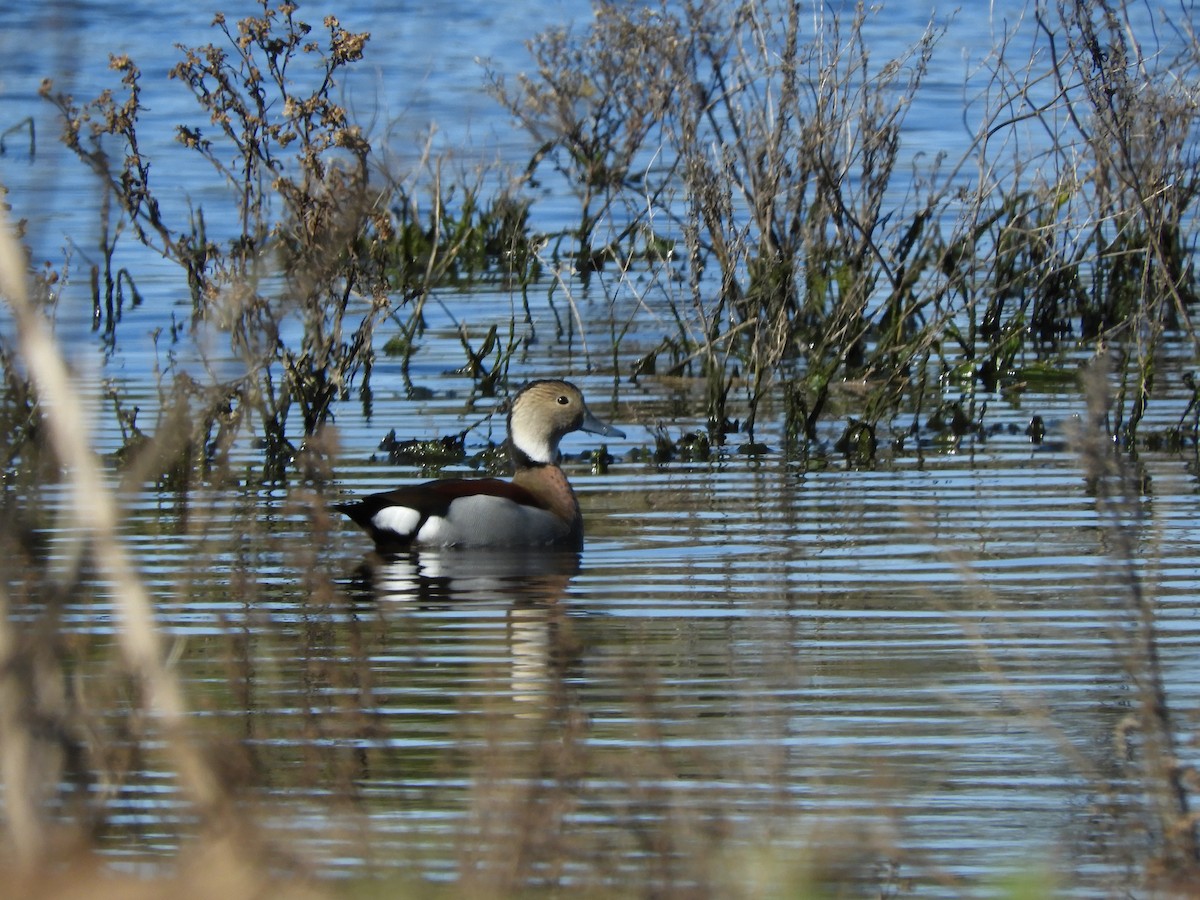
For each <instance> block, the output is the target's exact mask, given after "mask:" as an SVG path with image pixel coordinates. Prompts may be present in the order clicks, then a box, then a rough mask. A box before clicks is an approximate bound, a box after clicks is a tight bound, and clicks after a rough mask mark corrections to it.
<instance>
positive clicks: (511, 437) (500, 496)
mask: <svg viewBox="0 0 1200 900" xmlns="http://www.w3.org/2000/svg"><path fill="white" fill-rule="evenodd" d="M573 431H586V432H588V433H589V434H597V435H603V436H606V437H617V438H623V437H625V433H624V432H622V431H620V430H619V429H617V428H614V427H613V426H612V425H609V424H607V423H605V422H602V421H600V419H598V418H596V416H594V415H593V414H592V412H591V410H589V409H588V407H587V404H586V403H585V402H584V399H583V392H582V391H580V390H579V388H577V387H576V386H575V385H574V384H572V383H571V382H569V381H562V380H559V379H539V380H536V381H530V382H528V383H527V384H525V385H524V386H523V387H522V388H521V389H520V391H518V392H517V394H516V396H515V397H514V398H513V400H512V403H511V404H510V406H509V412H508V438H507V441H506V444H507V448H508V455H509V461H510V464H511V466H512V472H513V474H512V479H511V480H510V481H504V480H501V479H499V478H471V479H464V478H453V479H438V480H435V481H427V482H425V483H423V484H416V485H410V486H406V487H400V488H396V489H395V490H391V491H383V492H382V493H378V494H371V495H369V496H366V497H363V498H361V499H358V500H354V501H351V502H348V503H339V504H335V505H334V509H336V510H337V511H339V512H341V513H344V514H345V515H346V516H348V517H349V518H350V519H351V521H353V522H354V523H355V524H356V525H358V526H359V527H360V528H362V529H363V530H364V531H366V533H367V534H368V535H370V537H371V538H372V540H373V541H374V542H375V549H376V550H377V551H378V552H380V553H384V554H396V553H402V552H406V551H409V550H413V549H419V548H422V547H430V548H432V547H463V548H472V547H473V548H497V547H502V548H515V547H546V548H554V549H559V550H573V551H576V552H578V551H580V550H582V549H583V516H582V515H581V514H580V511H579V501H578V500H577V499H576V497H575V492H574V491H573V490H572V489H571V483H570V482H569V481H568V480H567V476H566V473H565V472H563V470H562V469H561V468H560V466H559V462H560V459H561V456H560V453H559V449H558V445H559V442H560V441H561V440H562V439H563V437H565V436H566V435H568V434H570V433H571V432H573Z"/></svg>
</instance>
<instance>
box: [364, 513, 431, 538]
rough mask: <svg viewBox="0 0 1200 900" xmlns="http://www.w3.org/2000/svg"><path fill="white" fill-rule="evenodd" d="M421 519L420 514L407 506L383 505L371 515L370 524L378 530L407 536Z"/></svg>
mask: <svg viewBox="0 0 1200 900" xmlns="http://www.w3.org/2000/svg"><path fill="white" fill-rule="evenodd" d="M420 521H421V514H420V513H419V512H417V511H416V510H415V509H409V508H408V507H407V506H385V507H384V508H383V509H381V510H380V511H379V512H377V513H375V515H373V516H372V517H371V524H372V525H374V526H375V527H376V528H378V529H379V530H380V531H391V532H394V533H395V534H399V535H403V536H404V537H408V536H409V535H411V534H412V533H413V529H414V528H416V527H417V525H418V523H420Z"/></svg>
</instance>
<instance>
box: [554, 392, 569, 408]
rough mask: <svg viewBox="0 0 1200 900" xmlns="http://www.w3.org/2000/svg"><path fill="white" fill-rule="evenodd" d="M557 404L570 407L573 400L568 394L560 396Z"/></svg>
mask: <svg viewBox="0 0 1200 900" xmlns="http://www.w3.org/2000/svg"><path fill="white" fill-rule="evenodd" d="M557 402H558V405H559V406H569V405H570V403H571V398H570V397H568V396H567V395H566V394H559V395H558V401H557Z"/></svg>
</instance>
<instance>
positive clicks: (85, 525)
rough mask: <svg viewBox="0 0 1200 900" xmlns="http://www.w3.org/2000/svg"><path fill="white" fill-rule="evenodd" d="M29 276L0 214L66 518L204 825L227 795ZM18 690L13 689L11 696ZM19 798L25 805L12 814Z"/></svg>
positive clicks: (27, 844) (23, 839) (7, 285)
mask: <svg viewBox="0 0 1200 900" xmlns="http://www.w3.org/2000/svg"><path fill="white" fill-rule="evenodd" d="M25 271H26V265H25V258H24V254H23V253H22V252H21V248H20V246H19V245H18V243H17V241H16V238H15V237H14V235H13V234H12V232H11V230H10V228H9V226H8V221H7V217H6V216H5V215H4V212H3V210H2V209H0V294H2V295H3V296H4V297H5V299H7V301H8V304H9V308H10V309H11V310H12V312H13V316H14V319H15V321H16V325H17V336H18V343H19V348H20V352H21V354H22V356H23V357H24V360H25V364H26V366H27V367H28V371H29V373H30V375H31V376H32V378H33V380H34V382H35V384H36V386H37V394H38V398H39V406H40V411H41V415H42V418H43V421H44V422H45V424H46V426H47V431H48V434H49V437H50V442H51V445H52V447H53V449H54V452H55V453H56V455H57V456H58V460H59V462H60V464H61V465H62V468H63V470H64V472H65V475H66V477H67V478H68V479H69V482H70V485H71V499H70V505H69V512H70V514H72V515H73V516H74V518H75V525H76V527H78V528H79V529H80V531H81V532H82V533H83V534H86V535H87V537H88V539H89V540H90V543H91V549H92V555H93V558H94V562H95V565H96V567H97V570H98V571H99V572H100V573H101V574H102V575H106V576H107V578H108V580H109V581H110V583H111V587H110V591H111V594H112V600H113V606H114V609H115V610H116V611H117V614H118V617H119V622H120V627H119V629H118V632H117V633H118V641H119V646H120V648H121V652H122V654H123V656H124V658H125V662H126V663H127V664H128V666H129V668H130V670H131V671H132V672H133V673H134V675H135V676H136V677H137V678H138V679H140V681H141V682H142V684H143V685H144V686H145V689H146V698H147V706H148V708H149V710H150V711H151V712H152V713H153V714H155V715H156V716H157V718H158V721H159V723H160V725H161V726H162V729H163V733H164V735H165V737H166V740H167V746H168V748H169V752H170V754H171V757H172V759H173V762H174V765H175V767H176V771H177V774H178V777H179V782H180V785H181V787H182V789H183V790H184V792H185V793H186V794H187V795H188V796H189V798H190V799H191V801H192V802H193V803H194V804H195V806H196V808H197V810H198V812H199V813H200V815H201V816H202V818H204V819H208V818H210V817H211V816H212V814H213V813H214V812H216V811H217V810H219V809H220V808H221V806H222V803H223V801H224V799H225V791H224V790H223V788H222V786H221V785H220V783H219V781H218V780H217V779H216V778H215V776H214V773H213V772H212V770H211V768H210V767H209V766H208V764H207V763H206V762H205V760H204V759H203V757H202V755H201V753H200V750H199V748H198V747H197V746H196V744H195V743H193V742H192V741H191V740H190V739H189V738H188V736H187V729H186V716H187V706H186V704H185V702H184V697H183V691H182V689H181V687H180V684H179V681H178V680H177V679H176V677H175V673H174V672H173V671H172V670H171V669H170V668H169V667H168V666H167V665H166V663H165V655H164V652H163V640H162V637H161V634H160V632H159V630H158V626H157V625H156V623H155V618H154V607H153V604H152V602H151V598H150V596H149V594H148V593H147V591H146V588H145V586H144V585H143V583H142V581H141V579H140V578H139V576H138V574H137V571H136V568H135V566H134V564H133V561H132V560H131V559H130V557H129V554H128V553H127V552H126V550H125V546H124V544H123V543H122V542H121V541H120V539H119V538H118V534H117V526H118V523H119V519H120V516H119V512H118V509H117V502H116V499H115V498H114V496H113V494H112V492H111V491H110V490H109V489H108V488H107V487H106V485H105V481H104V473H103V471H102V469H101V466H100V462H99V459H98V457H97V455H96V454H95V452H94V451H93V450H92V448H91V446H90V445H89V434H88V429H87V426H86V421H87V419H86V415H85V411H84V409H83V406H82V404H81V403H80V392H79V390H78V388H77V387H76V386H75V385H74V384H73V382H72V378H71V375H70V373H69V372H68V370H67V366H66V363H65V362H64V360H63V358H62V355H61V354H60V353H59V351H58V348H57V346H56V345H55V343H54V340H53V338H52V337H51V335H50V331H49V329H48V328H47V327H46V323H45V321H44V319H43V317H42V315H41V313H40V311H39V310H38V309H37V308H36V307H35V306H34V304H33V303H32V302H31V299H30V296H29V292H28V290H27V285H26V280H25ZM12 640H13V636H12V634H11V632H7V631H6V630H4V631H0V655H4V656H7V654H6V653H4V651H5V650H9V649H11V647H12ZM11 688H12V685H11V683H9V682H7V681H6V688H5V689H6V691H9V690H11ZM6 706H7V704H6ZM6 734H8V733H7V732H6ZM3 740H5V742H6V743H7V746H5V747H3V750H4V751H5V752H4V760H5V762H4V775H5V780H6V784H8V785H11V784H13V783H14V782H12V781H9V778H10V777H15V778H20V777H22V772H23V770H22V768H21V765H22V764H21V762H20V760H21V758H22V747H21V743H20V737H19V735H12V734H8V737H5V738H3ZM13 741H15V742H16V743H15V744H14V743H12V742H13ZM25 749H28V748H25ZM28 793H29V792H28V790H26V791H22V792H20V794H19V795H15V794H14V793H13V792H12V791H9V792H8V796H7V799H8V802H9V803H10V807H9V816H10V818H9V827H10V830H11V831H12V832H13V835H12V836H13V840H14V842H15V844H16V846H17V848H18V850H19V851H21V852H22V854H23V861H24V862H26V863H32V862H35V861H36V860H35V857H36V855H37V853H38V851H39V849H40V841H39V839H38V836H37V831H36V829H37V826H36V824H35V823H36V821H37V811H36V810H35V809H31V808H29V805H28V804H29V803H30V802H32V801H31V800H30V799H29V796H28ZM15 796H16V797H19V798H20V800H19V801H18V805H16V806H12V805H11V804H12V803H13V800H14V797H15ZM14 813H16V815H15V816H14Z"/></svg>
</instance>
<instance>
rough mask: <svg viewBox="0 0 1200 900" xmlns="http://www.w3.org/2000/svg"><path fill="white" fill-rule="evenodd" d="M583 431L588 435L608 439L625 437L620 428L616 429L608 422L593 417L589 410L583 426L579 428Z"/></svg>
mask: <svg viewBox="0 0 1200 900" xmlns="http://www.w3.org/2000/svg"><path fill="white" fill-rule="evenodd" d="M579 428H580V430H581V431H586V432H587V433H588V434H603V435H605V436H606V437H618V438H623V437H625V432H623V431H622V430H621V429H620V428H614V427H613V426H612V425H609V424H608V423H607V422H601V421H600V420H599V419H597V418H596V417H595V416H593V415H592V413H591V411H590V410H589V411H588V412H587V413H586V414H585V415H584V417H583V424H582V425H580V426H579Z"/></svg>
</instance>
